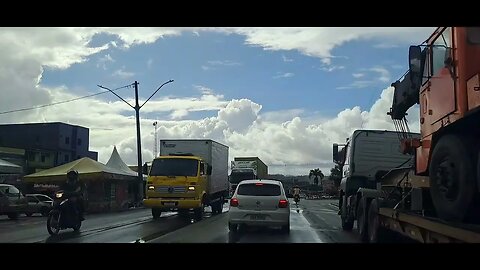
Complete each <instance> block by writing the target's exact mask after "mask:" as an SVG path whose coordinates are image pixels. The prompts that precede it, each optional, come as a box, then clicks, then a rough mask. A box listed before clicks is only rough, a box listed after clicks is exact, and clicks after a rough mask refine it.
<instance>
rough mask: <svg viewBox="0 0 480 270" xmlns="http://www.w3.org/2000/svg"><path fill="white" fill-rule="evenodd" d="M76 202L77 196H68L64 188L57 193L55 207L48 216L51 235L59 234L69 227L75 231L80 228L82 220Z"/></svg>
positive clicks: (48, 227) (48, 228)
mask: <svg viewBox="0 0 480 270" xmlns="http://www.w3.org/2000/svg"><path fill="white" fill-rule="evenodd" d="M68 197H70V198H68ZM75 203H76V197H75V196H66V195H65V193H64V192H63V190H59V191H57V192H56V193H55V200H54V202H53V209H52V210H51V211H50V212H49V213H48V218H47V230H48V233H49V234H50V235H57V234H58V233H59V232H60V230H66V229H69V228H72V229H73V230H74V231H75V232H78V231H79V230H80V227H81V226H82V220H81V219H80V213H79V212H78V209H77V208H76V207H75Z"/></svg>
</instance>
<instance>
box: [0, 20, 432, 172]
mask: <svg viewBox="0 0 480 270" xmlns="http://www.w3.org/2000/svg"><path fill="white" fill-rule="evenodd" d="M433 30H434V28H428V27H427V28H400V27H397V28H381V27H380V28H379V27H377V28H370V27H362V28H360V27H358V28H346V27H340V28H335V27H327V28H319V27H317V28H255V27H250V28H222V27H218V28H195V27H192V28H137V27H132V28H128V27H123V28H119V27H114V28H109V27H102V28H18V27H17V28H0V83H1V85H2V87H1V88H0V97H1V98H0V124H11V123H31V122H35V123H42V122H65V123H69V124H73V125H80V126H84V127H87V128H89V129H90V150H91V151H97V152H98V153H99V154H98V158H99V161H100V162H103V163H106V162H107V160H108V158H109V157H110V155H111V153H112V150H113V147H114V146H116V147H117V150H118V152H119V154H120V156H121V157H122V159H123V160H124V161H125V162H126V163H127V164H129V165H135V164H136V162H137V150H136V129H135V112H134V110H133V109H132V108H131V107H129V106H128V105H127V104H125V103H124V102H123V101H121V100H119V99H118V98H117V97H116V96H114V95H113V94H112V93H109V92H107V93H104V94H99V95H95V96H92V97H89V98H84V99H79V100H75V101H72V102H68V103H63V104H58V105H54V106H48V107H43V108H38V109H34V110H27V111H22V112H15V113H3V112H6V111H10V110H16V109H22V108H32V107H35V106H40V105H45V104H51V103H56V102H61V101H65V100H71V99H74V98H78V97H83V96H87V95H92V94H97V93H100V92H102V91H104V89H101V88H99V87H98V86H97V85H101V86H105V87H108V88H110V89H115V88H118V87H122V86H126V85H132V83H133V82H134V81H138V82H139V100H140V103H141V104H142V103H143V102H145V100H146V99H147V98H148V97H149V96H150V95H151V94H152V93H153V92H154V91H155V90H156V89H157V88H158V87H159V86H160V85H161V84H163V83H164V82H166V81H168V80H171V79H172V80H174V82H172V83H169V84H166V85H164V86H163V87H162V88H161V89H160V90H159V91H158V92H157V93H156V94H155V95H154V97H153V98H152V99H151V100H149V101H148V102H147V103H146V104H145V106H144V107H142V108H141V110H140V119H141V138H142V157H143V160H144V161H151V160H152V159H153V155H154V154H153V152H154V126H153V122H155V121H157V122H158V125H157V136H158V139H199V138H206V139H213V140H215V141H218V142H220V143H223V144H226V145H228V146H229V158H230V160H233V157H235V156H258V157H260V159H262V160H263V161H264V162H265V163H266V164H267V165H269V172H270V173H271V174H275V173H282V174H290V175H303V174H308V173H309V171H310V169H314V168H320V169H321V170H322V171H323V172H324V173H325V174H327V175H328V174H329V171H330V168H331V167H333V165H334V164H333V162H332V144H333V143H342V142H345V138H347V137H348V136H349V135H350V134H351V133H352V132H353V131H354V130H356V129H360V128H369V129H386V130H394V126H393V123H392V121H391V119H390V118H389V117H388V115H387V114H386V113H387V111H388V110H389V108H390V106H391V104H392V96H393V88H392V87H390V85H391V83H393V82H394V81H396V80H397V79H399V78H400V77H401V76H402V75H403V74H404V73H405V72H406V70H407V64H408V47H409V45H416V44H420V43H421V42H423V41H424V40H425V39H426V38H427V37H428V36H429V35H430V33H431V32H433ZM116 93H117V94H118V95H120V96H121V97H122V98H124V99H125V100H126V101H128V102H130V104H132V105H134V89H133V87H127V88H122V89H119V90H117V91H116ZM408 113H409V115H408V118H407V119H408V120H409V126H410V128H411V130H412V131H416V132H418V130H419V121H418V114H419V112H418V108H417V107H414V108H411V109H410V111H409V112H408Z"/></svg>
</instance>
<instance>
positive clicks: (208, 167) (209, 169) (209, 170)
mask: <svg viewBox="0 0 480 270" xmlns="http://www.w3.org/2000/svg"><path fill="white" fill-rule="evenodd" d="M207 175H212V165H207Z"/></svg>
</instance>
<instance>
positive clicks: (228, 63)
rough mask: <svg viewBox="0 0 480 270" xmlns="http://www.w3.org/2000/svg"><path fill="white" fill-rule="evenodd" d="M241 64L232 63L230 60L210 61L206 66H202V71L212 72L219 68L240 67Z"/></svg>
mask: <svg viewBox="0 0 480 270" xmlns="http://www.w3.org/2000/svg"><path fill="white" fill-rule="evenodd" d="M240 65H242V63H239V62H234V61H231V60H210V61H207V64H206V65H202V69H203V70H213V69H217V67H219V66H225V67H232V66H240Z"/></svg>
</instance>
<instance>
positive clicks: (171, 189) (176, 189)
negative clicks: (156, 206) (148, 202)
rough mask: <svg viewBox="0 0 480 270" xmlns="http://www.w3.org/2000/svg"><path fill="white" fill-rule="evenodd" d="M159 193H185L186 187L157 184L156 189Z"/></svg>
mask: <svg viewBox="0 0 480 270" xmlns="http://www.w3.org/2000/svg"><path fill="white" fill-rule="evenodd" d="M156 191H157V192H159V193H185V192H186V191H187V187H185V186H159V187H157V189H156Z"/></svg>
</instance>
